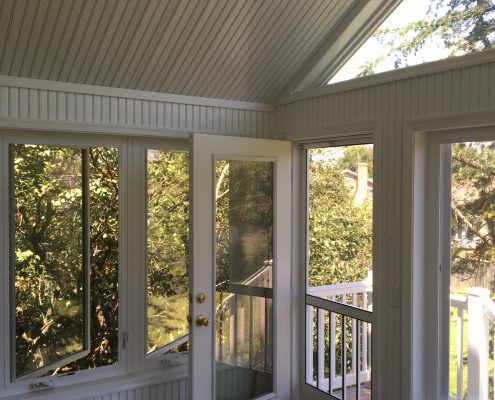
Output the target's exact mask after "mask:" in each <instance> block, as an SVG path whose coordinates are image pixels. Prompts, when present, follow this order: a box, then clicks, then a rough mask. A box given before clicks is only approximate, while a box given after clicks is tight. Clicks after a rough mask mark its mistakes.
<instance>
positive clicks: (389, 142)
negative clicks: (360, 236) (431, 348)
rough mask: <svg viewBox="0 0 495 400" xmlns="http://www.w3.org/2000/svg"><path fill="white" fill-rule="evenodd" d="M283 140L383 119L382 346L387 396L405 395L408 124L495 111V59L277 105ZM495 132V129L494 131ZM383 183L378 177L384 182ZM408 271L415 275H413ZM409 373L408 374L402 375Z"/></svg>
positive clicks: (380, 145)
mask: <svg viewBox="0 0 495 400" xmlns="http://www.w3.org/2000/svg"><path fill="white" fill-rule="evenodd" d="M276 109H277V127H276V131H277V133H276V135H275V136H276V137H277V138H285V139H310V138H311V137H312V136H313V137H316V136H322V135H325V134H330V133H332V129H334V130H335V129H341V128H342V126H345V125H346V124H349V125H350V126H351V125H353V124H357V125H359V123H360V122H361V123H366V122H368V121H378V122H379V124H378V126H379V130H380V136H381V140H380V142H379V143H378V144H377V147H375V151H376V152H379V154H380V158H379V164H378V173H379V177H378V179H379V180H380V181H379V188H380V193H377V195H378V196H379V199H380V201H379V204H378V205H379V207H380V210H378V212H379V215H381V220H380V221H377V222H378V223H379V225H380V229H378V230H377V232H379V237H378V238H377V240H378V243H380V246H381V254H382V255H383V257H381V260H380V261H381V265H380V266H379V269H380V275H381V276H383V277H384V279H383V280H382V284H383V285H384V286H383V287H382V288H383V297H384V299H383V302H382V304H384V305H386V306H385V307H386V310H385V309H383V312H381V313H380V315H381V317H380V318H381V319H380V321H381V327H382V330H381V336H380V338H379V340H380V343H381V344H383V347H382V349H385V348H387V349H388V350H387V351H383V350H382V353H383V358H382V360H381V364H382V367H381V368H379V373H380V377H381V378H380V379H381V380H383V382H386V383H387V382H396V384H385V385H383V387H382V389H383V392H382V393H381V396H383V398H386V399H399V398H401V396H402V395H401V392H400V389H401V384H398V382H400V381H401V360H400V357H397V355H398V354H401V350H402V348H401V340H400V338H401V335H402V334H403V332H401V324H402V322H403V321H402V320H401V318H402V317H401V315H402V312H401V307H400V304H394V305H392V304H391V301H390V299H388V298H387V296H388V295H389V293H390V292H391V290H390V289H391V288H393V289H398V290H399V293H401V292H402V290H403V288H401V285H402V283H403V282H404V281H403V279H404V277H403V276H402V274H403V272H402V270H401V263H402V258H401V257H402V253H401V247H402V242H401V241H402V237H401V232H402V231H401V229H402V228H401V227H402V220H401V218H402V209H401V207H402V204H403V201H402V193H403V190H404V188H403V187H402V182H401V181H402V171H403V168H404V164H403V163H404V160H403V158H402V153H403V142H404V138H405V136H404V135H405V134H406V133H407V132H408V131H407V126H406V123H407V122H408V121H414V120H422V119H430V118H446V119H448V118H455V117H458V116H460V115H463V114H465V115H469V114H475V113H487V112H488V113H489V112H494V113H495V62H485V63H483V64H479V65H474V66H469V67H464V68H458V69H452V70H448V71H444V72H438V73H431V74H426V75H423V76H418V77H414V78H409V79H403V80H398V81H394V82H389V83H383V84H377V85H375V86H369V87H363V88H359V89H353V90H349V91H344V92H336V93H332V94H328V95H322V96H318V97H315V98H309V99H302V100H298V101H294V102H292V103H288V104H284V105H280V106H278V107H277V108H276ZM494 137H495V134H494ZM377 183H378V182H377ZM406 276H407V275H406ZM402 376H403V375H402Z"/></svg>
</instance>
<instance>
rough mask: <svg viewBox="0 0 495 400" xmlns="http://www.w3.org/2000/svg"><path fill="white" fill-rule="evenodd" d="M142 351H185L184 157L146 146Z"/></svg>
mask: <svg viewBox="0 0 495 400" xmlns="http://www.w3.org/2000/svg"><path fill="white" fill-rule="evenodd" d="M146 284H147V318H148V321H147V326H148V339H147V352H148V353H149V354H151V353H154V352H157V351H160V353H163V352H166V351H168V350H173V351H182V350H187V347H188V340H189V323H188V321H187V318H186V316H187V314H188V313H189V155H188V154H187V153H186V152H179V151H169V150H156V149H148V150H147V283H146Z"/></svg>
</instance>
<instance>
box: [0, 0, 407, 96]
mask: <svg viewBox="0 0 495 400" xmlns="http://www.w3.org/2000/svg"><path fill="white" fill-rule="evenodd" d="M392 3H397V0H368V1H367V0H0V75H10V76H18V77H27V78H36V79H46V80H54V81H63V82H73V83H82V84H89V85H99V86H109V87H119V88H128V89H136V90H146V91H153V92H164V93H173V94H182V95H190V96H200V97H211V98H222V99H230V100H245V101H253V102H267V103H270V102H272V101H273V99H274V98H275V97H276V96H277V95H279V94H280V93H281V92H282V91H283V90H290V87H291V85H293V84H297V82H295V81H294V80H295V79H296V78H297V77H299V79H300V80H301V79H304V78H306V75H305V71H308V73H309V72H310V71H311V68H312V67H313V66H316V65H318V63H320V64H321V63H322V59H323V60H324V56H325V52H326V50H328V48H329V47H331V46H332V44H334V43H338V41H339V40H340V37H341V35H342V34H343V32H344V31H345V29H346V28H347V27H348V26H350V24H351V22H352V21H354V20H355V19H356V18H357V16H359V13H360V12H361V13H362V10H363V9H364V7H365V5H366V4H367V5H368V9H369V10H368V11H367V14H370V15H371V14H372V13H373V12H376V13H381V14H380V17H379V18H374V19H372V20H373V21H375V25H376V23H377V21H376V20H379V19H383V15H385V14H386V13H387V12H388V11H387V10H390V9H391V8H392ZM365 17H366V15H365ZM368 17H369V15H368ZM361 18H362V19H363V17H362V16H361ZM364 19H366V18H364ZM371 25H373V24H371ZM363 26H364V25H363ZM366 29H367V31H366V32H368V31H369V29H371V27H370V24H368V25H366ZM355 30H356V29H355ZM363 30H364V29H361V30H359V29H357V31H356V32H358V33H361V34H363V32H362V31H363ZM366 32H364V33H366ZM351 36H353V35H351ZM355 36H356V34H354V37H355ZM357 36H359V35H357ZM340 47H343V45H342V46H340ZM344 47H345V46H344ZM327 58H328V55H327ZM330 61H331V60H328V62H327V61H325V60H324V63H326V64H329V63H330ZM323 69H324V68H323ZM310 83H312V82H310Z"/></svg>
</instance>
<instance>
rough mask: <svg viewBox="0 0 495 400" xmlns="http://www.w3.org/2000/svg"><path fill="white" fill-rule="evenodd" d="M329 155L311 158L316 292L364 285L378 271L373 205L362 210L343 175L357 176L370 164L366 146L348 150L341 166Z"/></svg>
mask: <svg viewBox="0 0 495 400" xmlns="http://www.w3.org/2000/svg"><path fill="white" fill-rule="evenodd" d="M358 147H360V148H358ZM371 151H372V150H371ZM325 153H326V151H325V149H315V150H312V151H311V153H310V157H311V159H310V163H309V175H310V181H309V192H310V197H309V225H310V227H309V250H310V254H309V284H310V286H321V285H329V284H336V283H347V282H356V281H361V280H364V279H366V276H367V272H368V271H371V269H372V264H371V260H372V258H371V253H372V237H371V235H372V204H371V201H369V200H366V201H364V202H363V203H362V204H360V205H359V206H356V205H355V203H354V195H353V193H352V189H351V187H350V186H349V184H348V182H346V180H345V177H344V175H343V174H342V170H343V169H349V168H350V169H351V170H353V171H356V170H357V162H360V161H366V160H367V158H369V156H370V154H369V151H368V150H365V149H364V146H352V147H347V148H346V149H345V151H344V153H343V156H342V157H339V159H338V161H337V162H332V160H329V159H328V156H327V155H326V154H325Z"/></svg>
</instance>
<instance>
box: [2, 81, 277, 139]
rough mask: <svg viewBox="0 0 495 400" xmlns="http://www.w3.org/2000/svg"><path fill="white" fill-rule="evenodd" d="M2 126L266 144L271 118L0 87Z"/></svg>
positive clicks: (267, 113) (206, 107)
mask: <svg viewBox="0 0 495 400" xmlns="http://www.w3.org/2000/svg"><path fill="white" fill-rule="evenodd" d="M1 121H5V122H20V123H21V124H22V122H26V123H27V124H29V123H30V122H35V123H36V122H41V123H46V124H47V125H48V126H49V123H53V124H54V125H57V124H58V125H61V124H63V126H64V127H69V128H68V129H70V127H71V126H73V127H74V129H78V128H82V127H84V129H85V130H87V129H89V128H91V127H93V128H94V130H95V131H97V130H98V127H101V128H111V129H112V128H113V129H117V130H118V128H126V129H132V128H135V129H136V130H137V131H139V132H145V133H146V132H147V131H149V132H150V133H152V134H154V135H159V134H160V132H163V134H164V135H165V134H166V132H172V133H175V134H177V133H184V134H187V133H193V132H194V133H212V134H220V135H233V136H246V137H256V138H270V137H271V136H272V132H273V126H274V112H271V111H259V110H244V109H240V108H235V107H233V108H228V107H219V106H209V105H196V104H181V103H173V102H165V101H152V100H145V99H135V98H125V97H112V96H102V95H96V94H86V93H77V92H63V91H52V90H43V89H33V88H24V87H15V86H0V122H1ZM28 127H30V126H29V125H28ZM66 129H67V128H66Z"/></svg>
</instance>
